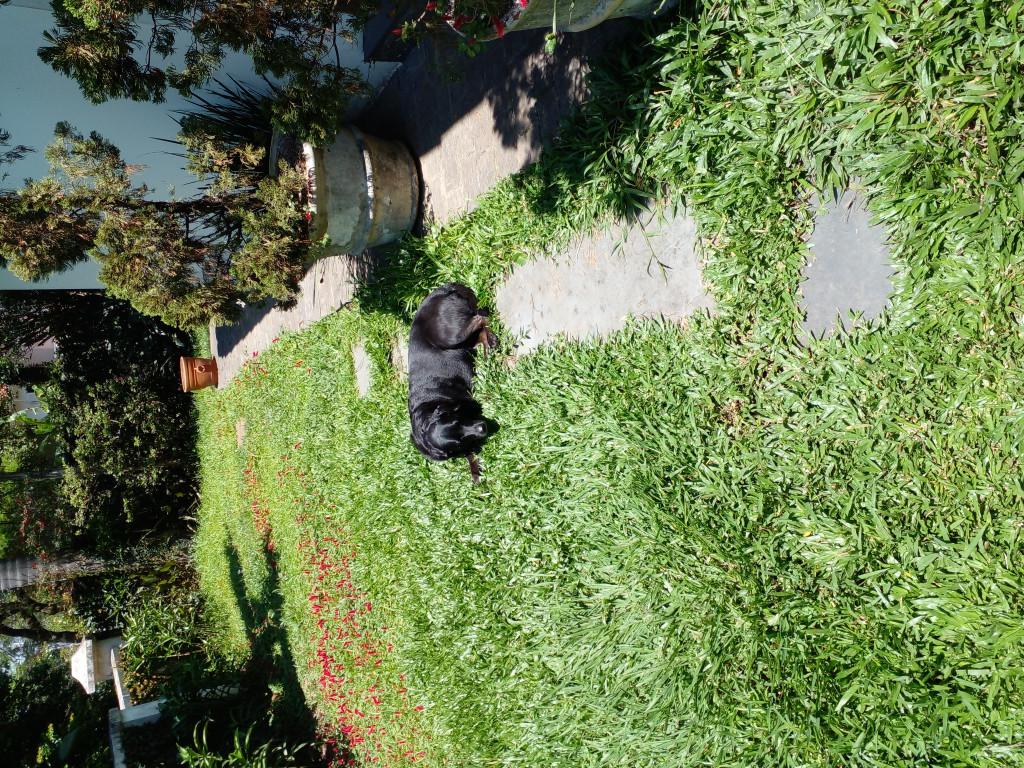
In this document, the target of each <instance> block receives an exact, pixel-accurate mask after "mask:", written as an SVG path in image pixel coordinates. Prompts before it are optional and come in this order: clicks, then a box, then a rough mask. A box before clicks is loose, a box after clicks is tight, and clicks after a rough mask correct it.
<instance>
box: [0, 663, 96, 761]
mask: <svg viewBox="0 0 1024 768" xmlns="http://www.w3.org/2000/svg"><path fill="white" fill-rule="evenodd" d="M113 703H114V702H113V690H112V689H111V688H110V686H109V685H107V686H104V687H103V688H102V689H101V690H100V691H97V693H95V694H93V696H91V697H90V696H88V695H87V694H86V693H85V691H84V690H82V687H81V686H80V685H79V684H78V683H77V682H76V681H75V680H73V679H72V678H71V672H70V664H69V662H68V659H67V658H66V657H64V656H62V655H61V654H59V653H56V652H49V653H44V654H41V655H40V656H37V657H35V658H32V659H30V660H29V661H27V662H26V663H24V664H23V665H21V666H20V667H19V669H18V671H17V672H16V673H15V674H13V675H11V674H9V673H6V672H3V671H0V749H3V754H4V760H5V762H6V763H7V764H8V765H19V766H29V765H40V766H43V767H44V768H101V766H104V765H109V764H110V747H109V745H108V743H107V739H106V722H105V721H106V715H107V710H108V709H109V708H110V706H111V705H112V704H113Z"/></svg>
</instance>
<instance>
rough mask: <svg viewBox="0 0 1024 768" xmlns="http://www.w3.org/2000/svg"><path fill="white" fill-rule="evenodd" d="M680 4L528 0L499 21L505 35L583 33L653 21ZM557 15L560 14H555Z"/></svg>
mask: <svg viewBox="0 0 1024 768" xmlns="http://www.w3.org/2000/svg"><path fill="white" fill-rule="evenodd" d="M678 2H679V0H529V2H528V3H527V5H526V7H525V8H524V7H523V6H522V4H521V3H520V2H519V0H512V4H511V7H510V8H509V9H508V10H507V11H505V13H503V14H502V15H501V17H500V20H501V23H502V26H503V27H504V31H505V32H514V31H516V30H519V29H543V28H544V27H547V28H549V29H550V28H551V27H552V26H554V27H555V28H556V29H557V30H559V31H565V32H582V31H583V30H585V29H590V28H591V27H596V26H597V25H598V24H600V23H601V22H602V21H607V20H608V19H620V18H623V17H625V16H633V17H635V18H638V19H653V18H655V17H657V16H660V15H661V14H663V13H665V12H666V11H668V10H669V9H671V8H674V7H675V6H676V5H677V4H678ZM556 11H557V13H556ZM497 36H498V35H497V32H495V33H493V34H487V35H480V36H479V38H478V39H480V40H493V39H494V38H496V37H497Z"/></svg>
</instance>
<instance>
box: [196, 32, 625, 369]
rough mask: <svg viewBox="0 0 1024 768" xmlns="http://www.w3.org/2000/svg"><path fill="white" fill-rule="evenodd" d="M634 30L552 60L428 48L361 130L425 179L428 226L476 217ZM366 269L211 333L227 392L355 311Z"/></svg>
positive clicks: (335, 260) (524, 42) (529, 51)
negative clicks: (481, 201) (288, 346)
mask: <svg viewBox="0 0 1024 768" xmlns="http://www.w3.org/2000/svg"><path fill="white" fill-rule="evenodd" d="M633 26H634V22H632V21H630V20H618V21H613V22H609V23H606V24H602V25H601V26H600V27H597V28H596V29H592V30H588V31H586V32H581V33H577V34H574V35H565V36H563V39H562V41H561V42H560V44H559V46H558V48H557V49H556V51H555V53H554V54H551V55H548V54H545V53H544V30H535V31H531V32H517V33H515V34H514V35H508V36H506V37H504V38H502V39H500V40H495V41H493V42H492V43H490V44H488V47H487V49H486V50H485V51H484V52H483V53H480V54H478V55H477V56H475V57H474V58H472V59H468V58H465V57H461V58H455V59H452V60H451V61H447V60H446V56H445V55H444V54H443V53H442V52H440V51H439V49H438V48H436V47H434V46H432V45H430V44H424V45H423V46H420V47H418V48H417V49H416V50H414V51H413V52H412V54H411V55H410V56H409V58H408V59H407V60H406V61H405V63H404V64H403V65H402V67H401V68H400V69H399V70H398V72H396V74H395V75H394V76H393V77H392V78H391V80H390V81H389V82H388V83H387V85H386V86H385V87H384V89H383V90H382V91H381V93H380V95H379V96H378V97H377V99H376V100H375V101H374V102H373V103H372V104H371V105H370V107H369V108H368V109H367V110H366V111H365V112H364V113H363V115H362V116H361V117H360V118H359V119H357V120H356V121H355V122H356V124H357V125H358V126H359V127H360V128H362V129H363V130H364V131H366V132H367V133H370V134H373V135H376V136H380V137H381V138H385V139H399V140H401V141H403V142H404V143H405V144H406V145H407V146H409V148H410V149H411V150H412V153H413V155H414V156H416V157H417V158H418V160H419V163H420V168H421V172H422V176H423V184H424V217H423V218H424V219H425V220H426V221H427V222H429V221H440V222H444V221H446V220H447V219H449V218H451V217H452V216H455V215H458V214H460V213H463V212H465V211H467V210H471V209H472V208H473V206H474V204H475V201H476V198H477V197H479V196H480V195H481V194H483V193H484V192H486V191H487V190H488V189H489V188H490V187H491V186H492V185H493V184H494V183H495V182H496V181H497V180H499V179H501V178H503V177H505V176H507V175H509V174H511V173H514V172H515V171H518V170H519V169H520V168H522V167H523V166H525V165H527V164H529V163H531V162H533V161H535V160H536V159H537V157H538V156H539V154H540V152H541V150H542V149H543V147H544V146H545V145H546V144H550V143H551V141H552V139H553V138H554V137H555V135H556V134H557V130H558V123H559V121H560V120H561V118H562V116H564V115H565V114H567V113H568V112H569V111H570V110H571V109H572V108H573V107H574V106H576V105H577V104H579V103H581V102H582V101H583V99H584V98H585V96H586V90H585V88H584V84H583V74H584V72H585V70H586V61H587V60H588V58H589V57H591V56H596V55H600V53H601V51H602V50H603V49H604V48H605V46H606V45H607V43H608V42H609V41H610V40H615V39H617V38H619V37H621V36H622V35H623V34H625V33H626V32H627V31H629V30H630V29H631V28H632V27H633ZM460 69H461V70H462V71H459V70H460ZM361 268H362V264H361V262H360V260H359V259H358V258H354V257H350V256H335V257H331V258H328V259H325V260H323V261H321V262H318V263H317V265H316V266H315V267H314V269H313V270H312V271H311V273H310V274H308V275H307V276H306V278H305V279H304V280H303V281H302V286H301V287H302V295H301V298H300V300H299V303H298V305H297V306H296V307H294V308H293V309H291V310H287V311H285V310H281V309H280V308H278V307H276V306H273V305H271V306H267V307H250V308H247V309H246V311H245V312H244V315H243V318H242V320H241V321H240V322H239V323H238V324H237V325H235V326H227V327H220V328H215V329H211V332H210V340H211V346H212V348H213V354H214V356H215V357H216V358H217V365H218V369H219V372H220V386H221V387H225V386H227V385H228V384H229V383H230V381H231V379H232V378H233V377H234V375H235V374H236V373H237V372H238V370H239V368H240V367H241V365H242V364H243V363H244V362H245V361H246V360H247V359H249V358H251V357H252V353H253V352H258V351H260V350H262V349H266V348H267V347H268V346H269V345H270V344H271V343H272V341H273V339H274V338H275V337H277V336H278V335H279V334H280V331H281V330H282V329H289V330H295V329H298V328H301V327H305V326H307V325H309V324H310V323H312V322H314V321H316V320H318V319H319V318H321V317H323V316H324V315H327V314H330V313H331V312H334V311H336V310H337V309H338V308H339V307H342V306H344V305H345V304H346V303H347V302H348V301H350V300H351V299H352V295H353V279H354V277H355V275H357V273H358V271H359V270H360V269H361Z"/></svg>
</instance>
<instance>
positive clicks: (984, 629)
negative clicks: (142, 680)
mask: <svg viewBox="0 0 1024 768" xmlns="http://www.w3.org/2000/svg"><path fill="white" fill-rule="evenodd" d="M896 5H897V6H898V7H894V8H890V7H882V6H880V5H877V4H864V5H862V6H856V7H853V6H848V5H845V4H840V3H828V2H821V3H817V4H814V5H812V6H806V5H797V4H791V5H784V4H783V5H779V4H776V5H773V6H767V5H761V4H757V3H746V4H743V3H732V4H725V5H722V6H715V7H711V8H707V9H705V10H704V11H703V12H702V15H701V17H700V19H699V21H698V22H697V23H694V24H688V23H682V24H674V25H672V26H670V27H667V28H665V29H663V30H661V31H660V32H656V33H653V34H652V35H651V37H650V38H649V39H648V40H647V42H646V44H645V45H644V46H642V47H641V46H634V47H632V48H630V49H628V50H626V51H624V52H622V53H621V58H620V59H619V61H618V62H617V65H616V66H613V67H609V68H606V69H603V70H598V71H597V72H596V74H595V75H594V84H595V88H596V89H597V91H596V97H595V98H594V99H592V100H591V102H590V103H589V104H588V106H587V108H586V110H584V112H583V113H582V114H581V115H580V116H579V117H578V118H577V119H576V120H575V122H574V123H572V124H570V125H569V126H567V128H566V130H565V131H564V133H563V142H562V144H561V146H560V147H559V148H558V149H557V150H556V151H553V152H551V153H549V154H547V155H545V157H544V158H543V159H542V161H541V163H539V164H538V165H537V166H536V167H534V168H532V169H529V170H527V171H525V172H524V173H522V174H520V175H518V176H516V177H514V178H512V179H509V180H506V181H504V182H502V183H501V184H500V185H499V186H498V188H497V189H496V190H494V191H493V192H492V193H490V194H489V195H488V196H487V197H486V198H485V199H484V200H483V201H481V205H480V207H479V208H478V209H477V211H476V212H475V213H474V214H471V215H470V216H468V217H466V218H464V219H460V220H459V221H456V222H452V223H450V225H449V226H447V227H446V228H444V229H443V230H437V231H435V232H434V233H433V234H432V235H431V236H430V237H428V238H426V239H425V240H423V241H411V240H410V241H407V242H406V243H405V244H403V247H402V249H400V251H398V252H397V254H396V255H395V257H394V258H393V259H392V260H391V263H390V267H389V271H388V272H387V273H385V274H384V275H383V276H382V279H381V280H380V281H378V282H377V283H375V284H374V285H372V286H368V287H367V288H366V289H365V290H364V291H363V292H362V294H361V305H360V308H359V311H358V312H343V313H340V314H339V315H337V316H334V317H332V318H329V319H327V320H325V321H323V322H321V323H319V324H317V325H316V326H315V327H314V328H312V329H310V330H309V331H307V332H305V333H303V334H302V335H301V336H297V337H285V338H284V339H282V341H281V342H280V343H279V344H277V345H275V348H274V349H273V350H271V351H270V352H269V353H264V354H261V355H260V357H259V359H258V361H253V362H251V363H250V364H249V365H248V366H247V367H246V370H245V372H244V373H243V375H242V376H241V377H240V379H239V380H238V381H237V382H236V383H235V385H233V386H232V388H231V389H230V390H228V391H227V392H226V393H209V392H207V393H203V395H202V397H201V401H202V402H203V407H204V413H205V414H206V415H205V416H204V421H207V422H208V423H220V424H221V428H220V432H219V433H218V434H217V435H216V437H217V440H213V439H212V438H211V442H210V443H209V445H210V449H209V450H211V451H212V452H214V453H216V454H217V455H216V456H215V457H212V458H211V460H210V466H211V467H219V469H218V470H216V471H215V474H216V475H217V476H218V477H220V478H222V481H223V482H230V483H233V484H234V486H235V487H236V489H235V490H232V491H230V492H229V493H230V494H239V495H238V496H237V502H235V506H237V507H239V508H243V509H244V508H245V507H246V506H247V505H248V504H250V503H251V501H252V500H253V496H252V494H251V493H249V494H248V495H247V491H246V485H245V483H244V482H243V478H244V477H245V476H244V475H243V474H242V472H243V471H244V470H246V469H249V470H250V471H253V472H255V473H256V475H257V477H258V478H259V484H260V486H261V487H262V488H264V489H271V488H273V489H279V490H275V492H274V493H269V492H268V491H266V490H265V491H264V492H263V496H264V497H266V499H267V508H268V510H269V512H268V515H269V518H268V519H269V520H270V525H271V528H272V531H273V539H274V543H275V549H274V551H275V552H277V553H279V555H278V559H277V562H276V565H275V566H274V568H276V569H277V575H276V576H274V577H273V578H274V579H276V583H277V587H276V588H277V589H278V590H280V592H281V594H282V598H283V603H282V608H281V612H282V614H283V621H282V624H283V627H284V630H285V632H286V633H287V637H288V640H289V643H290V645H291V647H292V648H294V649H295V652H296V654H297V658H296V662H297V665H298V668H299V671H300V675H301V676H302V681H303V684H304V688H305V691H306V693H307V696H308V698H309V699H310V700H311V701H314V702H316V703H317V705H318V706H319V707H321V711H322V716H323V720H324V721H325V722H334V723H335V725H336V726H337V727H338V729H339V730H341V731H342V735H343V736H344V737H345V738H347V739H348V740H349V742H350V743H351V744H352V747H353V750H354V752H355V754H357V755H358V756H359V757H360V759H362V760H365V761H367V762H369V761H371V760H372V759H373V758H374V757H376V758H379V759H380V761H381V762H384V763H392V764H393V763H396V762H405V761H406V760H408V758H409V757H415V758H417V759H418V760H423V761H425V762H427V764H431V765H435V764H436V765H441V764H445V763H449V764H454V765H480V764H507V765H522V766H537V765H545V766H555V765H570V764H571V765H598V764H610V765H618V764H621V765H637V766H666V765H704V764H712V765H758V766H762V765H779V766H783V765H787V766H788V765H794V766H796V765H801V766H802V765H821V766H833V765H865V766H868V765H871V766H874V765H886V766H909V765H922V766H923V765H935V764H940V765H971V766H975V765H986V766H1003V765H1020V764H1022V763H1024V747H1022V746H1021V745H1022V744H1024V681H1022V679H1021V674H1020V670H1021V669H1022V668H1024V665H1022V661H1024V659H1022V653H1024V605H1022V598H1021V594H1022V592H1021V586H1022V580H1024V565H1022V562H1024V561H1022V558H1021V552H1020V548H1021V541H1020V538H1021V529H1022V527H1024V487H1022V482H1021V467H1020V460H1019V458H1018V457H1019V455H1020V451H1021V435H1022V434H1024V423H1022V422H1024V405H1022V404H1024V371H1022V368H1021V364H1020V361H1021V359H1022V356H1024V333H1022V331H1021V327H1022V325H1021V320H1022V314H1021V306H1022V305H1021V299H1022V296H1021V292H1022V281H1021V279H1020V278H1021V258H1020V256H1019V254H1018V253H1017V250H1018V244H1019V242H1020V231H1021V211H1022V210H1024V208H1021V209H1018V208H1017V207H1016V206H1017V202H1016V201H1017V198H1018V196H1019V195H1020V194H1021V192H1020V191H1019V190H1020V189H1022V187H1021V186H1020V173H1019V172H1018V165H1020V164H1019V163H1018V162H1017V161H1016V160H1015V159H1014V158H1017V155H1018V154H1019V153H1020V150H1019V136H1018V130H1019V118H1018V117H1017V110H1018V107H1019V101H1020V95H1021V90H1020V89H1022V88H1024V85H1021V83H1024V80H1022V79H1021V78H1020V77H1019V74H1020V72H1019V68H1020V51H1019V44H1017V43H1014V40H1018V41H1019V39H1021V36H1020V34H1019V33H1020V31H1021V30H1020V29H1019V26H1020V20H1019V10H1020V7H1021V4H1020V3H1010V4H1008V5H1007V6H1006V7H1005V8H1000V9H999V11H998V12H997V11H996V10H995V6H992V5H989V4H986V3H973V4H968V5H967V6H964V7H960V6H954V5H950V4H947V5H942V4H938V3H934V4H925V5H920V6H919V5H913V6H912V5H910V4H896ZM990 94H994V95H990ZM1007 94H1008V95H1007ZM850 179H859V181H858V182H856V183H858V184H861V185H862V186H863V187H864V188H865V191H866V193H867V195H868V197H869V199H870V204H871V206H872V210H873V211H874V212H875V214H876V216H877V217H878V218H879V219H880V220H881V221H884V222H885V224H886V226H887V227H888V230H889V232H890V235H891V238H892V251H893V254H894V258H895V261H896V263H897V265H898V266H899V268H900V275H899V277H898V285H897V291H896V294H895V295H894V297H893V308H892V310H891V311H890V312H888V313H887V314H886V315H885V316H884V317H882V318H881V319H880V320H879V321H878V322H877V323H875V324H873V325H870V326H862V327H856V328H854V329H853V330H852V331H851V332H849V333H845V334H841V335H838V336H835V337H833V338H831V339H828V340H823V341H815V342H813V343H812V344H811V345H810V346H809V347H807V348H804V347H801V346H800V345H798V344H797V342H796V329H797V324H798V322H799V319H800V315H799V309H798V307H797V302H796V297H797V295H798V290H799V289H798V283H799V272H800V268H801V266H802V264H803V262H804V260H805V257H806V249H805V247H804V241H805V238H806V237H807V234H808V232H809V228H810V221H811V215H812V213H813V212H812V211H810V210H809V209H808V206H807V200H808V198H809V196H810V194H811V192H812V191H823V192H825V193H826V194H827V192H828V191H829V190H830V189H831V188H833V187H837V186H843V185H845V184H846V183H848V182H849V181H850ZM651 200H653V201H656V202H658V203H660V204H664V205H665V206H668V207H671V206H678V205H682V204H684V203H685V204H686V205H687V206H688V209H689V211H690V213H691V214H692V215H693V216H694V217H695V218H696V219H697V220H698V222H699V224H700V228H701V233H702V242H703V245H704V248H705V251H706V256H707V266H706V270H705V275H706V277H707V278H708V279H709V280H710V281H711V282H712V283H713V285H714V288H715V295H716V299H717V304H718V312H717V314H716V315H715V316H713V317H709V316H699V317H697V318H695V319H694V320H693V322H692V323H691V324H690V326H689V327H688V328H687V329H686V330H682V329H679V328H676V327H672V326H668V325H662V324H658V323H640V324H632V325H630V326H628V327H627V328H626V329H625V330H624V331H622V332H621V333H619V334H617V335H616V336H614V337H613V338H611V339H610V340H609V341H608V342H607V343H605V344H576V343H566V342H560V343H555V344H552V345H549V346H547V347H545V348H542V349H541V350H539V351H538V352H536V353H534V354H531V355H530V356H528V357H527V358H524V359H522V360H521V361H519V363H518V365H517V366H516V367H515V368H514V369H508V368H507V367H506V366H505V365H504V364H503V363H502V362H501V361H500V360H496V359H491V360H488V361H484V362H483V363H482V364H481V365H480V367H479V370H478V374H479V376H478V384H477V387H478V393H479V396H480V398H481V400H482V401H483V403H484V408H485V412H486V413H487V414H488V415H490V416H493V417H494V418H496V419H497V420H498V421H499V422H500V423H501V431H500V432H499V433H498V434H497V435H495V436H494V437H492V438H491V440H490V441H489V443H488V445H487V446H486V448H485V450H484V451H483V460H484V466H485V469H484V477H485V482H484V483H483V484H482V485H481V486H480V487H478V488H475V487H473V486H472V485H471V484H470V482H469V478H468V471H467V470H466V468H465V466H464V465H462V464H460V463H457V462H450V463H447V464H443V465H428V463H427V462H425V461H424V460H422V459H421V458H420V457H419V456H418V455H417V454H416V453H415V451H414V449H413V448H412V447H411V445H410V444H409V442H408V429H409V427H408V422H407V415H406V410H405V388H404V385H403V384H402V383H401V381H400V380H399V378H398V377H397V375H396V373H395V371H394V370H393V368H392V367H391V364H390V360H389V353H390V349H391V344H392V340H393V338H394V337H395V336H396V335H401V334H402V333H403V332H404V330H405V328H404V326H403V325H402V322H401V320H400V319H396V317H397V318H402V317H403V316H404V317H407V315H408V312H409V311H410V309H411V308H413V307H414V306H415V304H416V303H417V302H418V300H419V298H421V297H422V296H423V295H425V294H426V293H427V292H428V291H429V290H430V289H431V288H433V287H434V286H435V285H436V284H437V283H438V282H443V281H445V280H450V279H459V280H461V281H463V282H466V283H468V284H470V285H471V286H472V287H473V288H474V289H475V290H477V291H478V293H480V294H481V295H482V296H484V297H485V301H487V299H488V297H489V296H490V295H491V292H492V291H493V288H494V286H495V285H497V284H498V282H499V281H500V279H501V275H502V273H503V271H504V270H505V269H507V268H508V267H509V266H510V265H511V264H514V263H516V262H518V261H522V260H525V259H529V258H532V257H533V256H534V255H536V253H538V252H541V251H543V250H544V247H545V245H547V246H552V247H557V246H558V245H559V244H560V243H563V242H565V239H566V238H569V237H571V236H572V235H573V233H576V232H579V231H583V230H585V229H586V228H588V227H591V226H595V225H599V224H600V223H601V222H602V221H605V220H607V219H608V217H612V216H615V215H628V214H629V213H630V212H631V211H635V209H636V207H637V206H638V205H640V204H641V203H644V202H646V201H651ZM510 212H511V213H510ZM360 340H362V341H364V342H366V345H367V348H368V349H369V351H370V353H371V357H372V360H373V373H374V380H373V384H372V387H371V390H370V393H369V395H368V396H367V397H365V398H359V397H357V396H356V391H355V386H354V378H353V372H352V357H351V347H352V345H353V344H355V343H357V342H359V341H360ZM229 398H230V399H229ZM241 416H244V417H245V419H246V423H247V425H248V432H247V437H246V444H245V445H244V446H243V448H242V449H237V448H234V447H233V443H232V444H227V445H225V444H224V442H222V441H225V440H231V441H233V440H234V436H233V435H234V433H233V431H227V430H225V429H224V425H230V424H233V423H234V420H235V419H237V418H239V417H241ZM218 420H219V422H218ZM218 462H223V463H218ZM205 467H206V463H204V470H205ZM278 473H280V475H279V474H278ZM207 496H208V497H209V494H207ZM261 498H262V497H261ZM208 524H209V525H211V526H213V527H214V528H217V529H219V530H221V531H222V533H219V534H217V535H219V536H222V537H223V536H224V535H225V534H224V533H223V531H228V535H230V536H231V540H232V541H234V540H235V537H236V536H237V540H238V541H242V542H245V541H248V539H249V538H251V537H252V535H253V534H252V531H246V530H244V526H245V525H250V526H251V525H252V522H251V520H247V519H246V518H245V517H244V516H240V517H238V518H237V520H235V519H233V518H230V517H229V515H228V514H227V513H213V514H211V516H210V518H209V523H208ZM236 526H241V528H240V529H239V530H238V531H237V533H235V532H234V529H235V527H236ZM252 530H256V529H255V528H253V529H252ZM201 533H202V531H201ZM257 546H258V542H249V543H247V544H245V545H244V548H245V550H246V551H249V550H252V551H255V549H256V547H257ZM239 561H240V563H241V567H242V570H243V575H244V577H245V584H246V590H247V593H251V594H257V595H258V594H260V590H262V589H265V586H264V581H263V579H264V576H261V575H260V574H261V573H262V572H261V571H260V565H259V563H260V560H259V558H257V557H255V555H254V556H253V563H252V564H251V565H247V564H246V563H247V561H246V559H245V558H244V557H240V558H239ZM217 568H222V566H217V565H213V566H211V570H212V572H213V573H217ZM250 571H251V573H250ZM267 578H270V577H267ZM212 588H213V589H214V591H217V589H218V587H216V586H213V587H212ZM311 598H312V599H311ZM335 609H336V610H337V613H335V612H334V611H335ZM228 613H229V615H230V611H229V612H228ZM347 617H353V618H351V619H350V618H347ZM354 632H357V634H353V633H354ZM346 643H348V644H347V645H346ZM353 647H355V648H357V649H358V651H357V652H354V651H353V650H352V649H353ZM303 659H305V660H306V664H303ZM378 661H379V662H380V663H379V664H378V663H377V662H378ZM307 665H308V666H307ZM332 676H334V677H336V678H337V679H338V680H341V681H342V682H341V683H338V682H337V681H336V680H334V679H332ZM417 707H422V708H423V709H417ZM354 710H358V711H359V712H360V713H361V714H360V715H356V714H354ZM428 737H429V738H428ZM406 747H409V749H406ZM407 752H408V754H406V753H407Z"/></svg>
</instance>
